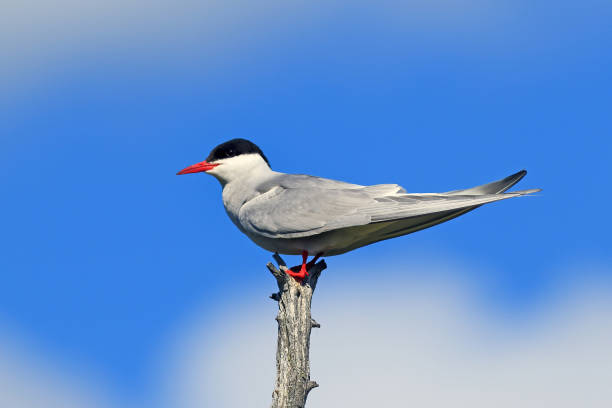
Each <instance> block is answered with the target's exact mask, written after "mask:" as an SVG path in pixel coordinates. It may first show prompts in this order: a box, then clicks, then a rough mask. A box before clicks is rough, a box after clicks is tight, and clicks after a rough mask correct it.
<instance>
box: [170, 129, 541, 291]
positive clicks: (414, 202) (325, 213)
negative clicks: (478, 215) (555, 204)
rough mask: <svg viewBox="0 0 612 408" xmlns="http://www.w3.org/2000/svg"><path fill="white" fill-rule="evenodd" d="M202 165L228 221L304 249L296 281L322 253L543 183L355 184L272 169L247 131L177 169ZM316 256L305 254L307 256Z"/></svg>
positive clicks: (277, 247) (277, 244)
mask: <svg viewBox="0 0 612 408" xmlns="http://www.w3.org/2000/svg"><path fill="white" fill-rule="evenodd" d="M193 173H207V174H209V175H211V176H213V177H215V178H216V179H217V180H218V181H219V182H220V183H221V187H222V198H223V206H224V207H225V211H226V212H227V215H228V216H229V218H230V219H231V221H232V222H233V223H234V224H235V225H236V227H238V229H239V230H240V231H241V232H242V233H244V234H245V235H246V236H247V237H249V238H250V239H251V240H252V241H253V242H254V243H255V244H257V245H259V246H260V247H261V248H264V249H265V250H267V251H270V252H274V253H279V254H284V255H300V254H301V255H302V264H301V265H298V266H296V267H292V268H289V269H288V270H287V273H288V274H289V275H290V276H292V277H293V278H295V279H296V280H297V281H300V282H301V281H302V280H304V279H305V277H306V276H308V269H309V268H310V267H311V266H312V265H314V263H315V262H316V261H317V260H318V259H319V258H320V257H322V256H326V257H327V256H335V255H340V254H344V253H346V252H349V251H352V250H354V249H357V248H360V247H363V246H366V245H370V244H373V243H375V242H379V241H383V240H386V239H391V238H395V237H399V236H402V235H406V234H410V233H413V232H416V231H419V230H422V229H425V228H429V227H432V226H434V225H437V224H440V223H442V222H445V221H448V220H451V219H453V218H456V217H458V216H460V215H463V214H465V213H467V212H469V211H472V210H474V209H476V208H477V207H479V206H481V205H483V204H487V203H491V202H494V201H500V200H505V199H508V198H513V197H519V196H523V195H526V194H531V193H535V192H538V191H541V190H540V189H529V190H522V191H514V192H506V191H507V190H508V189H509V188H510V187H512V186H514V185H515V184H516V183H518V182H519V181H520V180H521V179H522V178H523V177H524V176H525V175H526V174H527V172H526V171H525V170H521V171H519V172H517V173H515V174H512V175H511V176H508V177H506V178H504V179H502V180H498V181H494V182H491V183H487V184H483V185H480V186H476V187H472V188H468V189H462V190H453V191H448V192H444V193H407V192H406V190H405V189H404V188H403V187H401V186H400V185H397V184H376V185H359V184H352V183H347V182H343V181H337V180H332V179H327V178H321V177H315V176H310V175H305V174H287V173H281V172H277V171H274V170H272V168H271V166H270V162H269V161H268V159H267V157H266V156H265V155H264V153H263V151H262V150H261V149H260V148H259V147H258V146H257V145H256V144H255V143H253V142H251V141H249V140H246V139H232V140H230V141H227V142H225V143H222V144H220V145H218V146H216V147H215V148H214V149H212V151H211V152H210V154H209V155H208V157H207V158H206V159H205V160H204V161H201V162H199V163H196V164H193V165H191V166H188V167H186V168H184V169H183V170H181V171H179V172H178V173H177V174H178V175H182V174H193ZM309 255H313V256H314V258H313V259H312V260H311V261H310V262H308V256H309Z"/></svg>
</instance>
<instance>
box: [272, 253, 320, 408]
mask: <svg viewBox="0 0 612 408" xmlns="http://www.w3.org/2000/svg"><path fill="white" fill-rule="evenodd" d="M274 259H275V260H276V262H277V263H278V268H277V267H276V266H275V265H274V264H272V263H268V264H267V267H268V269H269V270H270V273H272V275H273V276H274V278H275V279H276V282H277V284H278V289H279V291H278V292H277V293H274V294H272V295H271V296H270V297H271V298H272V299H274V300H276V301H277V302H278V315H277V317H276V320H277V322H278V340H277V349H276V384H275V387H274V392H273V393H272V408H302V407H304V406H305V404H306V398H307V396H308V393H309V392H310V391H311V390H312V389H313V388H316V387H318V384H317V383H316V382H314V381H311V380H310V357H309V354H310V331H311V329H312V328H313V327H321V326H320V325H319V324H318V323H317V322H316V321H315V320H314V319H313V318H312V317H311V314H310V305H311V301H312V294H313V292H314V290H315V288H316V285H317V281H318V279H319V277H320V275H321V272H322V271H323V270H324V269H325V268H326V267H327V265H326V263H325V261H323V260H321V261H319V262H317V263H316V264H314V265H313V266H312V267H311V268H310V269H309V270H308V273H309V275H308V276H306V277H305V278H304V280H303V282H299V281H297V280H295V279H294V278H293V277H291V276H289V275H288V274H287V273H286V271H287V269H288V268H287V265H286V264H285V262H284V261H283V259H282V258H281V257H280V255H278V254H274Z"/></svg>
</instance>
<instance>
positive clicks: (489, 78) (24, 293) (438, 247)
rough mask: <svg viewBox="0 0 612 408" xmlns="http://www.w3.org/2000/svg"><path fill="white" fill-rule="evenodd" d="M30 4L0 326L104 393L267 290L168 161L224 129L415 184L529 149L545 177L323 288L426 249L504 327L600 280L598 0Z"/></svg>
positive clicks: (528, 156) (12, 94)
mask: <svg viewBox="0 0 612 408" xmlns="http://www.w3.org/2000/svg"><path fill="white" fill-rule="evenodd" d="M32 3H33V5H34V6H35V7H33V8H28V7H26V5H21V4H20V5H17V4H15V5H10V6H8V11H7V13H3V14H5V17H4V19H5V21H4V22H3V23H2V24H0V25H2V26H3V27H4V28H3V29H2V30H4V31H5V33H6V34H7V35H2V37H3V40H1V42H0V58H1V59H2V60H3V61H5V63H4V64H2V65H3V66H2V67H1V68H0V74H1V75H2V79H0V91H1V92H0V108H1V109H0V143H1V149H0V166H1V169H2V171H1V172H0V180H1V181H0V182H1V185H2V191H3V195H2V196H3V200H2V204H1V206H2V212H1V214H2V215H1V216H0V221H1V224H2V233H1V234H0V247H1V248H2V249H3V250H2V256H1V257H0V268H1V270H2V271H3V273H2V277H3V284H2V289H1V291H0V293H1V295H0V333H1V334H2V337H4V338H6V339H13V340H12V341H13V342H15V343H17V344H19V345H20V347H21V346H23V347H24V348H25V350H26V351H25V353H26V354H28V355H36V356H39V357H40V358H41V359H43V360H44V359H50V360H51V361H53V362H61V363H53V364H58V365H60V366H61V365H64V364H65V365H66V366H75V367H77V368H75V370H77V372H81V371H84V372H87V373H89V374H88V375H91V376H92V377H95V378H97V379H98V380H96V381H98V382H99V383H103V384H106V385H105V386H107V387H108V389H109V390H110V391H108V392H109V394H112V395H116V396H119V397H118V398H120V399H127V400H134V401H141V402H142V400H143V399H144V398H145V397H144V396H146V395H150V394H151V388H152V387H153V386H152V384H155V383H156V382H157V381H159V378H157V377H158V376H159V374H158V373H157V371H156V370H157V367H158V365H160V364H162V363H161V362H160V359H161V357H160V355H161V354H163V353H164V352H165V351H164V350H167V349H168V347H170V346H168V344H171V343H172V341H173V340H172V339H173V338H175V337H176V336H177V333H179V332H181V330H182V329H181V328H182V327H183V324H184V322H185V321H188V320H189V319H191V318H192V317H193V316H195V315H197V316H198V319H203V321H204V322H209V321H213V320H214V319H218V318H220V316H222V315H223V314H224V312H225V311H226V310H227V309H226V307H227V305H228V300H227V299H238V298H240V293H248V294H249V295H248V297H247V298H248V299H251V300H252V301H253V302H254V303H252V304H249V303H244V302H243V303H244V307H245V308H246V309H245V310H250V309H253V310H260V309H259V308H261V307H263V306H261V305H262V304H265V303H264V302H266V296H267V295H268V294H269V293H268V292H270V290H272V289H273V286H274V285H273V283H274V282H273V281H272V279H271V277H270V276H268V273H267V272H266V269H265V263H266V262H268V260H269V259H270V255H269V254H268V253H266V252H265V251H264V250H262V249H260V248H258V247H256V246H255V245H254V244H252V243H251V242H249V241H248V239H247V238H246V237H244V236H242V235H241V234H240V233H239V232H238V231H237V230H236V229H235V227H234V226H233V225H232V224H231V222H230V221H229V219H228V218H227V216H226V215H225V213H224V210H223V207H222V203H221V199H220V187H219V185H218V184H217V182H216V181H215V180H214V179H212V178H210V177H206V176H204V175H202V176H184V177H176V176H175V173H176V171H178V170H180V169H182V168H183V167H185V166H187V165H189V164H192V163H195V162H197V161H200V160H202V159H203V158H204V157H206V155H207V154H208V152H209V150H210V149H212V148H213V147H214V146H215V145H217V144H219V143H221V142H223V141H226V140H228V139H231V138H234V137H244V138H248V139H250V140H252V141H254V142H255V143H257V144H258V145H259V146H260V147H261V148H262V149H263V151H264V152H265V153H266V155H267V157H268V158H269V159H270V162H271V164H272V167H273V168H274V169H275V170H279V171H285V172H291V173H308V174H314V175H320V176H325V177H330V178H337V179H342V180H346V181H350V182H355V183H361V184H376V183H398V184H401V185H402V186H404V187H405V188H406V189H407V190H408V191H414V192H434V191H447V190H452V189H456V188H462V187H470V186H473V185H477V184H482V183H485V182H488V181H491V180H495V179H498V178H501V177H505V176H506V175H508V174H511V173H513V172H515V171H518V170H520V169H522V168H526V169H527V170H528V171H529V174H528V175H527V177H526V178H525V179H524V180H523V181H522V182H521V184H520V187H523V188H532V187H540V188H543V189H544V191H543V192H542V193H540V194H538V195H537V197H525V198H521V199H513V200H508V201H507V202H502V203H496V204H492V205H489V206H486V207H483V208H481V209H479V210H477V211H475V212H473V213H470V214H468V215H466V216H464V217H461V218H459V219H457V220H454V221H452V222H449V223H447V224H444V225H441V226H437V227H435V228H432V229H429V230H425V231H422V232H419V233H417V234H414V235H409V236H406V237H402V238H399V239H395V240H391V241H387V242H383V243H379V244H376V245H373V246H370V247H366V248H362V249H360V250H358V251H355V252H352V253H350V254H347V255H344V256H341V257H334V258H331V259H328V265H329V272H328V273H329V274H334V271H335V270H338V271H339V272H338V275H335V278H334V279H338V280H341V281H342V280H346V281H348V282H349V283H347V284H346V286H344V287H342V288H341V289H339V290H346V291H350V290H351V285H350V282H351V281H353V280H355V281H359V280H362V279H364V278H365V276H366V275H368V274H375V273H378V272H376V271H365V270H364V268H360V269H356V270H354V271H353V272H351V270H352V269H355V266H357V265H360V266H361V265H376V264H378V263H380V262H383V261H384V263H385V265H397V267H396V268H394V267H390V268H389V271H386V272H385V275H386V274H391V276H394V277H396V278H397V279H401V282H406V283H405V284H406V285H410V282H412V279H417V280H418V279H421V278H422V276H420V275H419V274H425V275H426V274H427V268H425V267H424V268H417V269H418V271H415V270H412V269H411V268H410V267H409V266H407V265H411V262H414V260H415V259H416V260H418V263H419V264H420V263H426V262H427V261H428V260H435V261H436V262H445V263H447V264H449V265H451V266H453V265H456V266H457V268H456V271H455V272H449V273H448V274H449V275H451V276H452V275H453V274H455V278H457V279H459V281H462V282H463V281H465V282H470V285H472V284H473V285H476V286H477V287H478V290H476V291H474V293H473V296H475V297H477V298H478V299H481V302H480V303H479V306H478V307H477V308H476V309H477V310H478V311H479V312H482V313H486V314H492V316H493V318H494V319H499V320H500V321H503V322H506V324H508V325H511V326H512V325H519V326H520V327H523V326H522V325H523V324H527V322H530V321H531V320H532V319H533V316H535V315H537V314H538V313H539V312H540V311H541V310H543V309H544V308H546V307H548V306H549V305H550V304H551V302H552V300H551V299H554V298H556V297H558V296H567V297H569V296H571V293H572V287H573V286H574V284H575V282H577V281H583V280H595V281H597V282H609V280H610V278H612V275H611V273H612V272H611V271H612V259H611V258H610V253H609V247H610V238H609V230H610V228H611V227H612V225H611V221H610V217H609V216H606V215H605V214H607V210H608V208H609V204H608V202H609V200H610V198H611V197H610V195H611V193H610V188H609V186H610V182H609V176H610V174H611V170H612V169H611V165H610V162H609V157H610V154H611V153H612V142H610V137H609V135H610V132H611V131H612V119H611V117H610V105H611V103H612V100H611V99H612V79H611V78H612V75H610V72H611V69H612V53H611V52H610V50H611V49H612V33H611V30H612V29H611V28H610V24H609V21H610V17H612V7H610V6H609V4H607V3H606V2H604V1H597V0H589V1H586V2H584V1H583V2H576V1H561V2H551V1H542V2H538V4H532V3H533V2H527V1H515V2H504V1H495V0H463V1H460V0H436V1H434V2H424V1H414V2H408V3H406V4H404V5H402V6H399V5H396V4H395V3H393V2H382V3H380V4H377V5H376V6H374V5H372V4H369V3H367V2H357V3H351V4H349V2H343V1H337V2H332V3H325V4H324V3H320V4H319V3H317V2H315V3H310V2H309V3H308V4H306V3H304V4H302V3H301V2H295V4H294V3H291V2H290V3H286V2H276V1H266V2H263V3H261V4H259V5H258V6H257V7H256V6H254V5H252V4H251V3H249V2H238V3H236V4H235V5H234V6H233V7H230V6H229V5H226V4H225V3H223V2H214V1H213V2H205V3H203V4H195V2H193V3H192V2H185V3H180V4H174V5H170V3H166V2H165V1H155V2H153V3H151V4H147V6H146V7H145V4H144V3H141V2H133V3H129V4H128V5H124V4H121V3H120V2H118V1H110V2H106V3H105V4H104V5H102V4H96V3H91V4H90V3H88V5H83V4H81V3H80V2H73V1H71V0H62V2H60V3H61V5H62V6H64V7H58V9H62V10H64V11H62V13H60V12H58V11H57V9H52V8H50V7H49V6H46V5H45V4H44V3H42V2H36V1H33V2H32ZM64 3H65V4H64ZM7 62H8V63H7ZM291 262H292V263H297V262H298V260H297V259H292V260H291ZM372 268H374V266H373V267H372ZM451 269H452V268H451ZM340 274H342V275H343V276H340ZM381 279H382V278H381ZM322 283H323V281H322ZM604 286H605V285H604ZM355 290H357V289H355ZM363 290H365V289H363ZM560 293H561V294H562V295H559V294H560ZM608 294H609V293H608ZM258 302H261V303H258ZM315 302H316V299H315ZM243 303H241V304H243ZM267 311H268V315H267V316H265V317H266V318H268V319H270V320H271V319H272V318H273V315H274V310H273V309H272V308H270V309H267ZM320 314H323V313H321V312H320ZM321 317H324V316H321ZM207 319H209V320H207ZM513 327H514V326H513ZM525 330H527V329H525ZM221 335H223V336H228V335H231V334H227V333H224V334H221V333H219V332H215V331H214V330H211V331H210V332H206V334H205V336H204V337H205V338H206V339H207V341H208V340H210V341H214V339H215V336H221ZM7 341H8V340H7ZM247 342H248V341H247ZM7 344H8V343H7ZM25 345H27V346H25ZM37 358H38V357H37ZM66 370H68V369H66ZM68 371H70V370H68ZM92 381H93V380H92ZM93 382H95V381H93ZM270 386H271V383H270ZM267 393H268V390H266V395H267Z"/></svg>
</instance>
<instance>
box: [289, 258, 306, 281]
mask: <svg viewBox="0 0 612 408" xmlns="http://www.w3.org/2000/svg"><path fill="white" fill-rule="evenodd" d="M307 259H308V251H302V266H301V267H300V271H299V272H294V271H293V269H297V268H298V267H297V266H294V267H293V268H291V269H287V274H288V275H289V276H293V277H294V278H295V279H296V280H297V281H299V282H301V281H302V280H303V279H304V278H305V277H306V276H308V271H307V270H306V260H307Z"/></svg>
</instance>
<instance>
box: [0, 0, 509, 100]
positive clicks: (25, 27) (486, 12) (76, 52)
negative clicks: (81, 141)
mask: <svg viewBox="0 0 612 408" xmlns="http://www.w3.org/2000/svg"><path fill="white" fill-rule="evenodd" d="M374 4H375V5H374ZM507 4H511V3H509V2H506V1H505V0H504V1H499V0H498V1H496V0H430V1H425V0H413V1H409V2H401V3H398V2H392V1H382V2H377V3H371V2H347V1H344V0H338V1H332V2H316V1H315V2H312V1H303V0H293V1H280V0H262V1H257V2H255V1H250V0H237V1H231V2H227V1H220V0H209V1H195V0H187V1H170V0H149V1H144V0H131V1H119V0H106V1H101V0H89V1H79V0H56V1H49V0H23V1H13V2H8V3H6V4H3V7H2V13H0V60H2V61H3V63H2V64H0V90H3V92H2V93H3V94H4V93H5V92H6V91H7V90H8V89H12V90H13V91H17V92H19V91H21V92H23V91H24V87H26V88H27V87H28V86H35V85H36V83H37V82H40V81H45V79H46V78H47V77H49V76H52V75H53V74H54V73H55V72H57V71H61V70H63V69H66V66H70V65H75V64H76V65H78V64H79V63H82V62H83V60H86V59H90V58H99V59H100V60H99V61H98V64H105V63H108V61H112V60H113V59H117V58H118V59H119V61H123V64H122V65H124V64H125V61H124V60H122V58H123V57H125V59H126V60H127V61H130V59H134V57H135V56H140V57H141V58H142V57H143V56H149V57H153V58H156V63H157V64H162V63H167V62H169V61H172V60H174V59H177V57H178V56H180V55H188V56H189V57H190V59H191V58H192V57H193V56H194V54H197V55H200V56H206V57H207V58H206V59H205V60H206V61H210V60H211V59H215V58H224V57H227V56H228V55H232V54H239V53H240V51H239V50H240V47H241V46H248V45H250V44H253V42H257V41H258V39H259V40H261V39H263V38H269V37H272V38H275V39H277V40H278V39H280V38H284V37H287V36H290V35H291V33H292V32H296V28H297V27H316V26H317V25H319V24H332V25H334V24H339V23H341V21H342V18H343V16H344V15H346V14H350V13H351V12H353V11H354V10H355V9H357V8H361V9H364V10H366V11H367V13H368V15H370V16H371V17H372V19H373V21H380V26H381V27H386V26H388V25H392V26H395V27H397V28H398V29H400V30H402V31H403V30H417V31H421V32H429V33H443V32H448V31H449V30H450V31H455V30H456V29H459V30H460V31H466V30H467V31H473V30H475V29H476V30H477V27H481V26H482V25H485V26H489V27H490V26H491V25H494V24H495V22H496V21H497V20H499V18H501V16H503V14H504V10H506V8H507ZM297 32H299V29H298V30H297ZM259 44H260V45H261V43H259ZM136 59H137V58H136ZM178 59H179V60H181V58H178ZM132 62H133V61H132ZM149 66H150V65H149ZM3 88H4V89H3ZM0 96H2V95H1V94H0Z"/></svg>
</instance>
